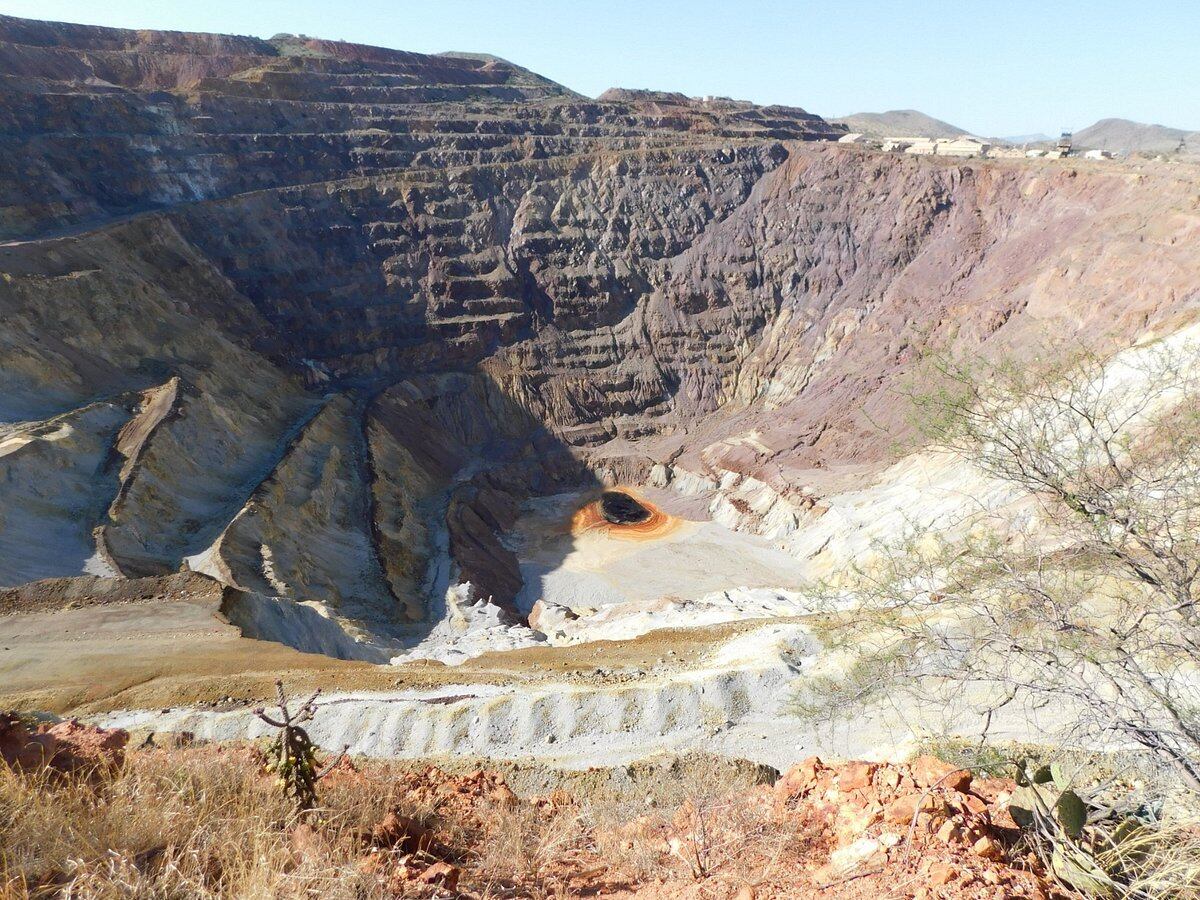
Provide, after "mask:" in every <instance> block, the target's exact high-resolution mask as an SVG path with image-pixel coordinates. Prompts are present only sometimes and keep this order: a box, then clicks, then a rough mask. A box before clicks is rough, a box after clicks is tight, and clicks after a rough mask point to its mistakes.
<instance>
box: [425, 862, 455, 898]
mask: <svg viewBox="0 0 1200 900" xmlns="http://www.w3.org/2000/svg"><path fill="white" fill-rule="evenodd" d="M461 874H462V873H461V872H460V871H459V869H458V867H457V866H452V865H450V864H449V863H446V862H435V863H434V864H433V865H432V866H430V867H429V868H427V869H426V870H425V871H424V872H422V873H421V874H420V875H418V876H417V881H419V882H421V883H422V884H436V885H438V886H439V887H444V888H445V889H446V890H448V891H453V890H454V889H455V888H457V887H458V879H459V876H460V875H461Z"/></svg>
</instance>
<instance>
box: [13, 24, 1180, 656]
mask: <svg viewBox="0 0 1200 900" xmlns="http://www.w3.org/2000/svg"><path fill="white" fill-rule="evenodd" d="M0 122H3V125H4V128H3V129H2V130H3V137H0V148H2V150H3V152H0V198H2V199H0V239H5V240H7V243H4V244H0V359H2V362H0V420H2V421H5V422H8V423H9V424H6V425H0V496H2V498H3V505H2V506H0V585H11V584H17V583H20V582H23V581H27V580H30V579H33V578H39V577H51V576H68V575H76V574H79V573H81V572H83V571H89V572H93V573H94V574H110V575H111V574H118V575H124V576H129V577H135V576H147V575H160V574H166V573H169V572H174V571H176V570H178V569H180V568H181V567H184V568H194V569H198V570H200V571H204V572H207V573H209V574H212V575H214V576H215V577H217V578H219V579H221V580H223V581H226V582H228V583H229V584H231V585H235V586H237V587H240V588H243V589H245V590H249V591H255V592H259V593H264V594H272V595H278V596H283V597H288V598H291V599H294V600H313V601H319V602H321V603H322V604H324V605H325V607H326V608H327V610H329V611H332V612H333V613H334V614H336V615H338V616H340V617H342V618H343V619H344V620H345V621H346V622H347V624H348V626H349V627H351V630H356V633H373V634H386V633H388V630H389V629H392V628H395V627H400V626H403V625H404V623H406V622H412V621H415V620H421V619H422V618H424V617H425V616H426V615H427V612H428V611H429V610H430V608H431V604H436V603H437V602H439V597H440V596H441V595H443V594H444V593H445V588H446V587H447V585H448V584H449V583H451V582H452V581H454V580H469V581H471V582H472V583H473V584H474V586H475V588H476V590H477V592H478V593H479V594H480V595H481V596H491V597H493V598H494V599H495V600H496V601H497V602H498V603H500V604H502V605H506V606H509V607H510V608H511V607H512V605H513V604H515V602H516V598H517V596H518V595H519V593H520V591H521V588H522V580H523V579H522V574H521V570H520V567H519V564H518V560H517V558H516V556H515V555H514V552H513V550H512V548H511V547H510V546H509V542H508V541H507V539H506V533H507V532H508V530H509V529H510V528H511V527H512V524H513V522H514V521H515V520H516V518H517V516H518V514H519V509H520V505H521V503H522V502H523V501H525V500H526V499H528V498H530V497H533V496H538V495H543V494H549V493H553V492H555V491H559V490H562V489H564V488H565V487H569V486H570V487H580V486H587V485H594V484H596V483H598V482H600V481H615V480H622V481H635V482H637V481H641V482H646V481H650V482H654V483H658V484H663V483H666V482H669V481H671V480H681V479H689V478H690V479H694V480H696V483H697V484H701V485H703V486H704V488H703V489H704V490H705V491H709V492H710V493H711V494H713V495H714V496H717V495H723V496H725V497H726V499H727V501H728V503H729V504H730V507H729V510H730V511H729V516H728V518H729V521H731V522H733V523H734V524H736V525H737V526H738V527H742V528H746V529H750V530H754V529H756V528H760V526H761V525H762V520H763V516H764V512H763V510H762V509H758V510H756V509H755V508H753V504H749V505H748V504H747V503H746V501H744V500H742V499H739V497H738V496H737V495H736V493H735V492H734V493H731V492H730V491H729V490H728V488H729V484H730V483H731V482H729V483H727V482H728V479H729V478H733V479H734V480H735V481H736V480H737V479H751V480H752V482H753V484H754V485H755V486H756V490H757V489H758V487H761V489H762V496H767V497H769V498H771V499H770V502H769V503H768V504H767V506H768V507H769V506H771V505H772V504H774V503H775V501H776V500H778V501H780V503H782V504H783V506H782V507H780V508H785V511H786V514H787V515H788V516H791V517H792V519H791V522H790V525H789V526H788V527H790V528H793V529H794V528H801V527H803V522H804V521H805V517H806V516H811V517H815V516H817V515H819V512H820V503H819V501H820V495H821V493H822V492H823V491H827V490H835V489H838V488H839V486H844V484H845V480H844V479H843V480H842V481H839V480H838V479H839V478H841V477H842V476H843V475H847V476H849V477H861V476H862V473H864V472H867V471H870V470H871V469H872V467H876V466H878V465H879V464H882V463H883V462H884V461H885V460H886V458H887V453H888V444H889V441H890V440H891V437H892V436H894V434H895V433H896V432H897V430H902V424H903V404H902V403H901V402H900V400H899V398H898V391H899V389H900V387H901V385H902V384H903V380H904V379H905V378H906V377H907V375H908V373H910V372H911V371H912V369H913V365H914V364H915V363H916V361H918V360H919V358H920V357H921V356H922V355H923V354H925V353H927V352H930V351H935V350H936V351H949V352H954V353H960V354H972V353H994V352H1002V351H1003V352H1008V351H1012V350H1016V351H1018V352H1020V351H1022V350H1024V349H1027V348H1028V347H1030V346H1032V345H1035V344H1036V343H1037V342H1038V341H1039V340H1040V339H1042V338H1043V337H1045V336H1047V335H1048V334H1049V333H1051V332H1053V333H1054V334H1055V335H1056V336H1059V337H1069V336H1071V335H1081V336H1086V337H1087V339H1088V341H1089V342H1090V343H1092V344H1096V345H1100V344H1105V343H1107V344H1118V343H1122V342H1128V341H1129V340H1130V339H1132V338H1134V337H1136V336H1139V335H1142V334H1145V333H1147V332H1149V331H1154V330H1164V329H1168V328H1170V327H1173V326H1174V325H1177V324H1178V323H1179V322H1180V321H1181V320H1182V318H1183V317H1185V316H1187V315H1188V314H1189V313H1190V311H1191V309H1192V307H1194V306H1195V305H1196V302H1197V300H1198V299H1200V258H1198V257H1197V255H1196V253H1195V252H1194V248H1195V246H1196V241H1197V237H1198V236H1200V178H1198V177H1196V174H1195V173H1194V172H1192V171H1190V170H1187V169H1155V170H1147V171H1133V170H1131V169H1125V168H1118V167H1107V168H1100V167H1095V168H1085V167H1079V166H1075V165H1072V164H1069V163H1066V162H1063V163H1059V162H1025V161H1014V162H1011V163H1007V162H1006V163H993V162H971V163H957V162H948V161H945V160H936V159H912V158H903V157H895V156H885V155H881V154H875V153H870V152H863V151H860V150H857V149H855V148H850V147H841V146H836V145H834V144H832V143H828V142H822V139H828V138H832V137H836V136H837V134H838V133H839V132H838V130H837V129H835V128H834V127H832V126H829V125H828V124H826V123H824V122H823V121H822V120H820V119H819V118H817V117H814V116H811V115H810V114H808V113H805V112H804V111H803V110H799V109H794V108H783V107H766V108H762V107H755V106H752V105H749V104H741V103H712V102H709V103H705V102H702V101H693V100H689V99H687V98H684V97H680V96H677V95H661V94H649V93H644V92H628V91H621V92H613V93H610V94H608V95H605V96H604V97H602V98H601V99H600V100H598V101H591V100H587V99H586V98H582V97H578V96H576V95H574V94H572V93H571V92H569V91H568V90H566V89H565V88H562V87H561V86H558V85H555V84H553V83H551V82H548V81H546V80H545V79H542V78H540V77H538V76H536V75H534V74H532V73H530V72H528V71H526V70H524V69H521V68H519V67H517V66H514V65H512V64H509V63H506V62H504V61H501V60H496V59H492V58H483V57H470V56H423V55H420V54H412V53H402V52H398V51H390V50H381V49H378V48H369V47H358V46H354V45H346V44H338V43H334V42H324V41H314V40H309V39H300V38H278V39H273V40H272V41H269V42H267V41H260V40H257V39H247V38H231V37H223V36H215V35H187V34H166V33H155V32H124V31H118V30H113V29H97V28H84V27H82V26H66V25H54V24H48V23H35V22H27V21H23V20H17V19H11V18H4V17H0ZM887 428H891V430H892V435H889V434H887V433H886V432H885V429H887ZM723 492H724V493H723ZM756 502H757V501H756ZM739 503H740V504H742V505H741V506H739V505H738V504H739ZM764 508H766V507H764Z"/></svg>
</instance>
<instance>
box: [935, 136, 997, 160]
mask: <svg viewBox="0 0 1200 900" xmlns="http://www.w3.org/2000/svg"><path fill="white" fill-rule="evenodd" d="M991 149H992V145H991V144H989V143H987V142H986V141H981V140H979V138H973V137H969V136H967V135H965V134H964V135H962V136H961V137H956V138H954V139H953V140H939V141H938V142H937V149H936V151H935V152H936V153H937V155H938V156H983V155H984V154H985V153H987V152H988V151H989V150H991Z"/></svg>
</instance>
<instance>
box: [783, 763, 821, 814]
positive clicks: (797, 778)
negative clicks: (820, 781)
mask: <svg viewBox="0 0 1200 900" xmlns="http://www.w3.org/2000/svg"><path fill="white" fill-rule="evenodd" d="M824 769H825V764H824V763H822V762H821V760H820V759H819V758H818V757H816V756H810V757H809V758H808V759H806V760H803V761H802V762H798V763H796V764H795V765H794V766H792V767H791V768H790V769H788V770H787V772H785V773H784V775H783V777H782V778H780V779H779V781H777V782H775V799H776V800H778V801H780V802H781V803H786V802H788V801H789V800H793V799H795V798H796V797H803V796H804V795H805V794H807V793H808V792H809V791H811V790H812V789H813V787H815V786H816V783H817V776H819V775H820V774H821V772H822V771H824Z"/></svg>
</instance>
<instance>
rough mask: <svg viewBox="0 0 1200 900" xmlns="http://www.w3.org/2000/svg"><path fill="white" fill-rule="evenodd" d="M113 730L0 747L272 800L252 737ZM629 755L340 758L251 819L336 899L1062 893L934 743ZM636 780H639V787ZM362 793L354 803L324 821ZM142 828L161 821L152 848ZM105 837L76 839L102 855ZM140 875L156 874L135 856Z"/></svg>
mask: <svg viewBox="0 0 1200 900" xmlns="http://www.w3.org/2000/svg"><path fill="white" fill-rule="evenodd" d="M125 741H126V735H125V734H124V733H123V732H115V731H105V730H103V729H97V728H91V727H89V726H85V725H81V724H79V723H76V722H63V723H59V724H58V725H55V726H53V727H45V726H41V727H38V728H33V729H31V728H30V727H28V726H27V725H25V724H23V723H22V722H21V720H19V719H17V718H15V717H11V716H0V754H2V755H3V759H4V761H5V762H6V763H8V764H9V765H10V766H12V767H14V768H15V769H18V770H20V771H37V770H39V769H41V768H43V767H44V766H46V765H50V766H53V767H54V768H55V769H56V770H58V771H61V772H75V771H77V770H80V769H83V771H85V772H99V773H101V774H102V775H103V776H104V777H103V778H97V779H96V781H95V782H92V781H91V780H90V779H86V778H85V780H84V781H82V782H80V783H82V784H85V785H91V784H93V783H94V784H96V790H98V791H102V792H103V791H108V792H110V793H119V791H116V788H115V787H114V786H115V785H117V784H118V782H119V781H120V779H122V778H124V779H129V778H134V779H135V782H134V784H135V785H136V784H137V783H138V782H136V778H137V773H138V772H139V770H145V771H147V772H150V773H151V775H152V777H150V778H149V779H147V780H145V781H144V782H143V787H145V786H146V785H155V784H161V783H162V782H163V779H162V772H163V771H164V770H165V771H174V770H178V771H180V772H184V773H188V772H190V773H191V776H190V777H191V778H193V779H196V781H195V783H197V784H201V783H203V778H210V779H211V778H212V777H213V775H212V773H213V772H215V771H226V770H228V771H230V772H236V771H241V772H243V773H245V775H246V776H247V777H248V778H249V779H250V781H249V782H248V783H249V784H253V785H258V787H255V788H253V789H252V790H251V792H250V793H251V794H253V791H256V790H259V789H261V790H262V793H261V795H260V796H261V802H262V804H263V808H264V809H266V808H268V807H271V806H272V804H274V803H276V802H277V800H278V798H277V797H276V795H275V793H274V788H273V786H271V783H272V781H273V779H271V778H270V776H269V775H267V774H265V773H263V771H262V765H261V762H262V760H261V752H260V751H258V750H257V749H256V748H254V747H252V746H250V745H244V744H238V745H195V746H189V747H183V748H162V749H147V750H136V751H133V752H131V753H130V755H129V757H128V759H125V760H124V761H123V749H122V748H123V746H124V743H125ZM214 762H215V763H218V765H217V766H214V765H213V763H214ZM667 762H668V763H669V761H667ZM86 766H91V767H92V768H90V769H85V768H84V767H86ZM651 770H654V772H655V773H656V774H654V776H653V777H652V778H649V776H647V775H646V774H645V773H646V772H649V771H651ZM722 771H725V772H726V774H720V773H721V772H722ZM639 772H640V774H638V773H634V772H630V773H628V774H630V776H631V778H633V782H632V783H633V784H637V783H638V782H639V779H640V778H642V777H648V778H649V780H648V781H647V782H646V787H645V788H642V789H639V788H637V787H631V788H624V787H623V788H621V790H620V791H618V792H616V793H615V794H612V795H610V794H609V793H605V790H604V789H600V788H598V787H597V786H598V785H601V784H604V783H606V782H605V779H604V778H601V779H600V780H599V781H591V780H589V778H588V773H578V776H579V780H576V781H572V780H571V779H570V778H565V779H564V782H563V783H567V784H577V785H579V787H578V788H577V790H578V791H579V793H578V794H577V795H576V796H572V794H571V793H568V792H567V791H566V790H563V789H561V788H559V789H558V790H555V791H553V793H550V794H548V795H545V796H526V797H521V796H518V795H517V793H516V792H514V791H513V790H512V788H510V787H509V785H508V784H507V783H506V781H505V779H504V777H503V776H501V775H499V774H496V773H492V772H485V771H482V770H480V771H474V772H471V773H469V774H465V775H455V774H451V773H449V772H446V771H444V770H441V769H438V768H433V767H430V768H425V769H422V770H416V771H413V770H409V769H405V768H403V767H397V766H396V765H394V764H392V763H385V762H369V763H364V764H362V766H361V768H360V767H359V766H356V765H355V764H354V763H352V762H350V761H349V760H342V761H341V762H339V763H338V765H337V766H336V767H335V768H334V769H333V771H332V772H331V774H330V775H329V776H328V778H326V779H324V780H322V782H321V791H322V801H323V807H322V808H321V809H318V810H316V811H314V815H312V816H304V817H297V816H294V815H290V816H289V815H285V816H282V817H280V818H277V819H276V818H270V819H268V822H270V823H271V824H269V825H267V826H266V827H267V828H268V829H269V830H270V832H271V834H270V835H267V836H266V837H270V838H271V839H272V840H279V839H280V838H282V840H283V845H284V847H285V848H286V850H285V856H286V857H287V860H288V861H287V862H286V865H285V869H286V872H289V873H291V875H290V876H289V877H300V875H299V874H298V873H307V874H305V875H304V877H312V878H317V877H318V876H319V877H321V878H335V877H336V878H339V879H341V881H339V882H338V884H339V885H341V886H342V887H345V888H346V891H345V892H343V893H337V896H350V895H353V896H372V897H376V896H378V897H389V898H390V897H422V898H431V900H432V898H452V897H462V898H471V900H483V898H489V900H495V898H500V897H505V898H509V897H511V898H518V897H520V898H547V897H580V898H584V897H619V898H630V897H639V898H658V900H685V898H686V900H701V898H705V900H711V898H728V900H756V898H757V900H765V898H810V897H813V898H833V900H868V898H869V900H892V898H895V900H984V898H995V900H1001V898H1005V900H1008V898H1012V900H1021V898H1027V900H1034V898H1036V900H1060V898H1066V897H1070V896H1072V895H1070V894H1067V893H1064V892H1062V891H1061V890H1060V889H1059V888H1057V887H1056V886H1055V885H1054V884H1052V883H1051V882H1050V881H1049V880H1048V879H1047V877H1046V875H1045V872H1044V870H1043V869H1042V867H1041V865H1040V863H1039V861H1038V859H1037V858H1036V856H1034V855H1033V854H1032V853H1029V852H1028V851H1023V850H1022V849H1021V845H1020V841H1019V838H1020V834H1019V831H1018V829H1017V828H1016V826H1015V824H1014V823H1013V820H1012V818H1011V816H1010V815H1009V813H1008V808H1007V800H1008V797H1009V796H1010V795H1011V793H1012V791H1013V790H1014V788H1015V785H1014V784H1013V782H1012V781H1010V780H1007V779H994V778H975V777H973V776H972V774H971V773H970V772H968V771H966V770H964V769H957V768H955V767H954V766H951V765H948V764H947V763H944V762H942V761H940V760H938V759H935V758H933V757H929V756H922V757H919V758H917V759H915V760H913V761H912V762H910V763H908V764H906V765H894V764H878V763H871V762H862V761H853V762H847V763H843V764H840V765H836V766H834V765H826V764H825V763H823V762H822V761H821V760H820V759H817V758H816V757H812V758H809V759H806V760H804V761H803V762H801V763H798V764H796V765H795V766H793V767H792V768H791V769H789V770H788V771H787V772H786V773H785V774H784V775H783V776H782V777H781V778H780V779H778V781H777V782H776V783H775V784H774V785H766V784H760V785H757V786H753V787H751V786H749V785H751V784H752V783H753V782H752V781H751V780H748V777H747V778H746V779H743V780H740V781H735V780H730V779H736V778H738V777H740V776H734V775H730V774H728V771H727V770H722V769H720V768H719V767H714V768H712V769H700V770H698V771H690V770H689V772H688V773H686V774H678V775H677V774H676V773H675V770H674V769H673V768H672V767H671V766H670V765H664V767H662V768H661V769H655V767H653V766H651V767H650V768H648V769H647V770H645V771H644V772H643V771H642V770H639ZM680 772H682V770H680ZM601 774H603V773H601ZM110 775H111V777H109V776H110ZM754 777H757V776H754ZM693 779H698V780H696V781H694V782H693ZM168 780H169V779H168ZM589 785H590V787H589ZM739 785H740V786H739ZM655 787H657V788H658V789H660V790H662V791H665V793H666V794H668V795H670V796H671V797H673V798H675V799H674V800H672V801H671V802H669V803H668V802H665V801H664V800H663V799H662V797H661V796H656V795H655V794H654V793H653V790H654V788H655ZM647 788H648V789H650V791H651V792H650V793H649V794H645V795H643V794H642V790H645V789H647ZM48 789H49V790H55V789H57V788H55V787H49V788H48ZM127 789H128V788H127ZM596 790H599V793H593V791H596ZM152 795H153V791H150V792H148V793H146V794H145V797H146V798H147V799H146V802H162V800H161V799H159V800H157V801H156V800H155V798H154V796H152ZM377 800H379V801H381V802H377ZM364 807H369V810H370V811H369V812H368V813H367V815H365V816H363V817H362V818H355V821H354V822H353V823H352V824H339V822H342V823H345V822H348V821H349V820H348V819H347V818H346V817H347V815H349V814H351V813H353V812H355V811H356V810H362V809H364ZM81 808H82V809H89V808H90V807H89V806H87V805H86V804H85V805H84V806H83V807H81ZM176 813H177V814H178V813H179V809H177V810H176ZM254 822H255V824H254V825H253V827H255V828H262V827H264V825H263V822H262V821H260V820H257V819H255V820H254ZM196 827H198V828H201V829H203V828H205V827H207V826H206V825H205V823H197V825H196ZM231 833H234V834H238V833H239V832H236V830H235V831H234V832H231ZM247 834H249V832H247ZM126 837H128V836H126ZM143 837H144V836H143ZM259 837H260V838H262V839H264V840H265V839H266V837H264V835H263V834H261V833H260V834H259ZM172 839H174V838H172ZM155 840H162V841H166V840H167V836H166V835H165V834H164V836H161V837H157V838H154V839H153V840H151V842H150V843H151V845H153V844H154V841H155ZM269 842H270V841H269V840H268V841H267V843H269ZM103 847H104V845H100V848H99V850H98V848H97V847H95V846H89V847H87V848H81V849H80V850H78V851H76V852H80V853H95V852H100V853H105V852H107V851H104V850H103ZM164 847H165V845H164ZM159 852H160V853H165V852H167V851H166V849H163V850H161V851H159ZM142 858H145V859H151V858H152V855H151V856H147V855H146V854H145V853H141V854H140V855H138V854H135V856H134V857H132V859H133V861H132V862H131V863H130V865H133V866H134V867H135V868H136V867H137V866H138V865H139V863H138V860H139V859H142ZM147 865H149V864H147ZM281 871H283V870H281ZM141 874H142V875H144V876H145V877H152V876H153V872H151V871H150V869H147V871H146V872H143V873H141ZM52 876H53V873H50V874H47V873H37V877H36V878H35V879H34V881H32V882H30V883H36V884H49V883H60V884H61V883H66V882H65V880H64V879H66V878H67V877H68V876H67V875H66V874H65V873H63V874H60V875H59V876H53V877H52ZM351 882H353V885H351ZM313 883H314V884H315V883H316V882H315V881H314V882H313ZM330 883H331V884H332V883H333V882H330ZM2 887H3V885H2V884H0V888H2ZM0 895H3V890H0ZM218 895H220V896H224V895H221V894H219V893H218ZM331 896H332V894H331Z"/></svg>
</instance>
